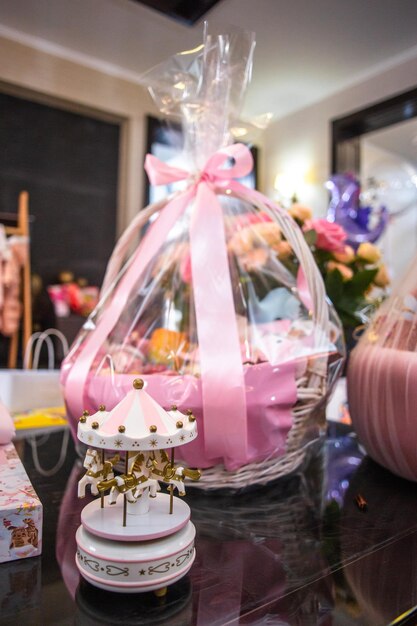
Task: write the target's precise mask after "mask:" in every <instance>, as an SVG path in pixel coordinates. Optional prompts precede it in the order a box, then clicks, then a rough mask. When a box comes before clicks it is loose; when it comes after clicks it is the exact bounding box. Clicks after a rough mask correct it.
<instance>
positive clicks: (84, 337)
mask: <svg viewBox="0 0 417 626" xmlns="http://www.w3.org/2000/svg"><path fill="white" fill-rule="evenodd" d="M253 48H254V39H253V36H252V35H249V34H232V35H220V36H216V37H213V36H210V35H207V34H206V35H205V39H204V44H203V45H202V46H200V47H199V48H197V49H195V50H193V51H190V52H184V53H180V54H178V55H176V56H174V57H173V58H172V59H170V60H169V61H168V62H166V63H163V64H161V65H160V66H158V67H157V68H155V69H154V70H152V71H150V72H149V73H148V76H147V79H148V84H149V86H150V92H151V94H152V96H153V98H154V100H155V102H156V103H157V104H158V106H159V108H160V110H161V111H162V112H163V113H165V114H174V113H178V112H180V114H181V117H182V122H183V132H184V142H185V149H184V153H183V154H182V155H181V160H177V161H176V164H175V166H174V165H173V164H172V163H171V164H167V163H162V162H161V161H159V160H158V159H157V158H156V157H154V156H152V155H148V156H147V157H146V161H145V168H146V170H147V173H148V176H149V178H150V181H151V183H152V184H154V185H159V184H164V185H166V184H170V185H171V184H172V183H174V182H177V183H178V184H179V189H177V190H176V191H174V192H173V193H172V194H171V195H169V196H168V197H167V198H166V199H164V200H161V201H159V202H157V203H155V204H153V205H150V206H148V207H147V208H146V209H144V210H143V211H140V212H139V213H138V215H137V216H136V218H135V219H134V220H133V222H132V223H131V224H130V226H129V227H128V229H127V230H126V232H125V233H124V234H123V235H122V237H121V239H120V240H119V242H118V243H117V245H116V248H115V250H114V253H113V255H112V257H111V259H110V261H109V265H108V268H107V272H106V276H105V279H104V284H103V287H102V291H101V294H102V296H101V300H100V302H99V304H98V306H97V308H96V309H95V311H94V312H93V313H92V315H90V317H89V318H88V320H87V322H86V324H85V325H84V327H83V329H82V331H81V332H80V334H79V335H78V337H77V339H76V341H75V343H74V344H73V347H72V349H71V351H70V353H69V355H68V357H67V359H66V360H65V362H64V364H63V367H62V374H61V380H62V383H63V386H64V393H65V398H66V403H67V408H68V412H69V414H70V416H71V417H72V420H73V428H74V426H75V420H76V419H78V418H79V416H80V415H81V413H82V411H83V410H84V409H87V410H90V411H96V410H97V407H98V406H99V405H100V404H105V406H106V409H108V410H110V409H111V408H112V407H113V406H114V405H115V404H116V403H117V402H119V401H120V399H121V398H122V397H123V395H124V394H126V393H127V391H129V390H130V389H131V385H132V381H133V379H134V378H135V377H137V376H138V375H140V377H141V378H142V379H143V380H144V381H145V384H146V386H147V391H148V393H149V394H150V395H151V396H153V398H154V399H155V400H157V402H159V403H160V404H161V405H162V406H163V407H165V408H166V409H170V408H171V407H172V406H174V407H175V406H177V407H178V408H179V409H181V410H184V411H185V410H186V409H188V410H190V411H192V413H193V414H194V415H195V416H196V418H197V422H198V426H199V437H198V440H196V441H193V442H191V443H189V444H188V445H187V446H183V447H182V449H181V456H182V460H183V462H184V464H187V465H189V466H193V467H200V468H207V469H206V470H205V471H204V473H203V477H202V480H201V481H200V483H201V484H199V487H201V488H207V489H212V488H218V487H230V488H235V489H237V488H240V487H246V486H248V485H251V484H257V483H259V484H261V483H267V482H269V481H271V480H273V479H274V478H277V477H279V476H281V475H283V474H287V473H289V472H291V471H292V470H293V469H294V468H296V467H297V466H298V465H299V464H300V463H301V461H302V460H303V458H304V455H305V450H306V446H307V444H309V443H310V442H312V441H314V440H316V439H317V437H318V435H319V434H320V432H321V430H322V426H323V423H324V422H323V420H324V418H323V410H322V409H323V406H324V403H325V400H326V397H327V395H328V393H329V391H330V389H331V387H332V384H333V382H334V380H335V378H336V376H337V374H338V372H339V371H340V368H341V364H342V361H343V358H342V356H343V350H344V346H343V338H342V332H341V327H340V323H339V321H338V319H337V316H336V315H335V313H334V311H333V309H332V307H331V305H330V304H329V302H328V301H327V300H326V294H325V290H324V286H323V282H322V279H321V277H320V274H319V272H318V270H317V267H316V265H315V263H314V260H313V257H312V254H311V252H310V250H309V248H308V246H307V244H306V242H305V239H304V237H303V234H302V233H301V231H300V229H299V227H298V226H297V225H296V223H295V222H294V221H293V220H292V218H291V217H290V216H289V214H288V213H287V211H285V210H283V209H282V208H280V207H279V206H277V205H276V204H274V203H273V202H271V201H270V200H268V199H267V198H266V197H265V196H263V195H262V194H261V193H259V192H257V191H255V190H253V189H249V188H247V187H245V186H244V185H243V184H242V183H241V182H240V180H242V178H243V177H245V176H246V175H247V174H248V173H249V172H250V171H251V169H252V167H253V161H252V155H251V152H250V150H249V149H248V148H247V146H245V145H243V144H233V143H231V133H230V128H231V126H232V124H233V120H235V119H236V118H237V116H238V114H239V109H240V105H241V102H242V96H243V93H244V91H245V88H246V86H247V83H248V80H249V77H250V72H251V66H252V55H253ZM138 233H140V241H139V245H138V246H137V247H136V248H135V249H134V252H133V254H131V255H130V257H129V258H128V260H127V262H125V258H126V255H127V252H128V250H129V248H130V247H131V246H132V243H133V242H134V241H135V238H136V237H137V235H138ZM291 250H292V251H293V252H294V253H295V254H296V257H297V262H296V263H295V264H294V263H293V262H291V264H290V263H288V257H289V253H290V252H291Z"/></svg>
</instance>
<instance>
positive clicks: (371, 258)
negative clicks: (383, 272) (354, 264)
mask: <svg viewBox="0 0 417 626" xmlns="http://www.w3.org/2000/svg"><path fill="white" fill-rule="evenodd" d="M356 254H357V255H358V257H359V258H360V259H363V260H364V261H366V262H367V263H376V262H377V261H379V259H380V258H381V253H380V251H379V250H378V248H377V247H376V246H374V244H373V243H369V242H366V243H361V245H360V246H359V248H358V250H357V252H356Z"/></svg>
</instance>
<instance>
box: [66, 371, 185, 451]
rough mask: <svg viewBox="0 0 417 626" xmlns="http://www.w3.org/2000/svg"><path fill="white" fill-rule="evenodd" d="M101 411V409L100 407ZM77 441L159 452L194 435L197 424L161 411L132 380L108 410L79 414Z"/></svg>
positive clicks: (176, 413)
mask: <svg viewBox="0 0 417 626" xmlns="http://www.w3.org/2000/svg"><path fill="white" fill-rule="evenodd" d="M101 408H102V409H103V407H101ZM77 435H78V438H79V439H80V440H81V441H82V442H84V443H86V444H87V445H89V446H93V447H95V448H104V449H111V450H137V451H140V450H159V449H163V448H173V447H176V446H182V445H184V444H186V443H188V442H190V441H192V440H193V439H195V437H196V436H197V422H196V420H195V417H194V416H193V415H192V414H190V412H188V413H187V414H184V413H181V411H179V410H178V409H177V408H175V407H173V408H172V409H171V410H170V411H165V410H164V409H163V408H162V407H161V406H160V405H159V404H158V403H157V402H156V401H155V400H154V399H153V398H152V397H151V396H150V395H149V394H148V393H147V392H146V391H145V389H144V388H143V381H142V380H141V379H136V380H135V381H134V387H133V389H132V390H131V391H129V392H128V393H127V395H126V396H125V397H124V398H123V400H121V401H120V402H119V403H118V404H117V405H116V406H115V407H114V409H112V410H111V411H105V410H99V411H97V413H94V414H93V415H83V417H81V418H80V421H79V423H78V433H77Z"/></svg>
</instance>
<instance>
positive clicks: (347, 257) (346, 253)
mask: <svg viewBox="0 0 417 626" xmlns="http://www.w3.org/2000/svg"><path fill="white" fill-rule="evenodd" d="M333 258H335V259H336V261H339V262H340V263H352V261H354V259H355V251H354V249H353V248H352V247H351V246H345V249H344V250H343V252H334V253H333Z"/></svg>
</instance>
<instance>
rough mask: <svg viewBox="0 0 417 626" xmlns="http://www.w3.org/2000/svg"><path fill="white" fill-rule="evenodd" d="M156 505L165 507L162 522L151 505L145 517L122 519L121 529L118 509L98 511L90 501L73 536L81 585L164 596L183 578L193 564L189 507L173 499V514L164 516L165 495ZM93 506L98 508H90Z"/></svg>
mask: <svg viewBox="0 0 417 626" xmlns="http://www.w3.org/2000/svg"><path fill="white" fill-rule="evenodd" d="M160 496H162V498H161V497H160ZM156 500H157V501H158V500H159V501H160V502H161V503H163V504H164V514H163V516H162V513H161V511H160V507H159V506H158V505H157V506H154V503H152V504H151V509H150V511H149V513H146V514H145V515H127V521H128V526H126V527H123V525H122V506H118V505H117V506H114V507H111V508H110V507H107V506H105V508H104V509H101V508H99V507H100V501H94V502H92V503H90V504H89V505H87V507H85V509H84V510H83V513H82V516H81V520H82V525H81V526H80V527H79V528H78V530H77V533H76V541H77V554H76V564H77V567H78V569H79V571H80V573H81V575H82V576H83V578H85V580H87V581H88V582H90V583H91V584H92V585H94V586H96V587H99V588H100V589H105V590H107V591H115V592H120V593H138V592H146V591H155V592H157V590H160V592H159V593H160V594H163V593H164V589H165V588H166V587H167V586H168V585H172V584H173V583H175V582H177V581H178V580H179V579H180V578H182V577H183V576H185V574H186V573H187V572H188V570H189V569H190V567H191V565H192V564H193V561H194V558H195V549H194V538H195V528H194V525H193V524H192V522H190V521H189V507H188V505H187V504H186V503H185V502H183V501H182V500H179V499H178V498H174V513H173V514H169V512H168V509H167V508H166V507H165V505H166V498H165V494H158V498H157V499H156ZM97 502H98V507H97V506H95V507H92V506H91V505H92V504H94V505H95V504H96V503H97ZM155 505H156V503H155ZM182 505H183V506H182ZM184 507H186V509H188V513H187V512H186V510H185V509H184ZM86 509H89V511H87V513H86V514H85V511H86ZM117 509H119V511H118V515H117V516H116V517H115V518H114V519H113V515H114V514H113V513H112V514H111V517H112V519H107V513H108V512H110V511H116V512H117ZM176 512H177V515H175V513H176ZM154 516H155V519H154ZM161 517H163V518H164V524H163V525H162V529H161V527H160V525H159V524H160V520H161ZM180 520H182V521H180ZM85 522H86V523H85ZM135 522H136V523H135ZM154 522H155V524H154ZM169 527H170V532H169V531H168V528H169ZM126 528H129V530H128V532H127V535H126V534H125V533H126ZM134 529H135V530H134ZM168 533H169V534H168ZM134 538H135V539H134Z"/></svg>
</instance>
